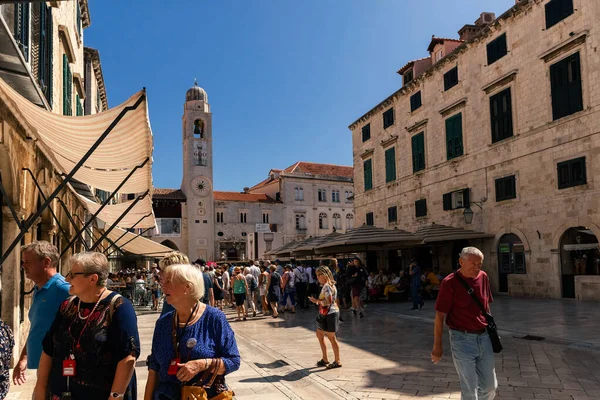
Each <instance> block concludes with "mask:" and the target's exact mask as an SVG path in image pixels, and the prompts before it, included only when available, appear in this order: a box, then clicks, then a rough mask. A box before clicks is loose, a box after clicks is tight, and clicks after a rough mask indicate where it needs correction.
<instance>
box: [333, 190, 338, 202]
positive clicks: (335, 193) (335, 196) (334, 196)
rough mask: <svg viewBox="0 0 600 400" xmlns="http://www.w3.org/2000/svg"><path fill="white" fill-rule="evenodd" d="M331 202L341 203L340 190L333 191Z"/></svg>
mask: <svg viewBox="0 0 600 400" xmlns="http://www.w3.org/2000/svg"><path fill="white" fill-rule="evenodd" d="M331 201H332V202H334V203H339V202H340V191H339V190H332V191H331Z"/></svg>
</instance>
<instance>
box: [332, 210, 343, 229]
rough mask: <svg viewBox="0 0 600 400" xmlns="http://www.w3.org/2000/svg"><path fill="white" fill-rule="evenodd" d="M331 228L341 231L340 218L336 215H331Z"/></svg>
mask: <svg viewBox="0 0 600 400" xmlns="http://www.w3.org/2000/svg"><path fill="white" fill-rule="evenodd" d="M332 219H333V228H334V229H335V230H338V229H342V216H341V215H340V214H338V213H335V214H333V217H332Z"/></svg>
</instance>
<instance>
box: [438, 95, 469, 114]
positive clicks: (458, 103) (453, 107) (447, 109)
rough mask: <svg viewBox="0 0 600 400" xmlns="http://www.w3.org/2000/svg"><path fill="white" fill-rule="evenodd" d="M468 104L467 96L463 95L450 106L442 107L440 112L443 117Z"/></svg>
mask: <svg viewBox="0 0 600 400" xmlns="http://www.w3.org/2000/svg"><path fill="white" fill-rule="evenodd" d="M466 104H467V98H466V97H463V98H462V99H460V100H458V101H455V102H454V103H452V104H450V105H449V106H446V107H444V108H442V109H441V110H440V111H439V113H440V114H442V116H443V117H445V116H446V115H448V114H451V113H452V112H454V111H455V110H456V109H458V108H463V107H464V106H465V105H466Z"/></svg>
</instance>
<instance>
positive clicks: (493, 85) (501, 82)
mask: <svg viewBox="0 0 600 400" xmlns="http://www.w3.org/2000/svg"><path fill="white" fill-rule="evenodd" d="M518 73H519V70H518V69H513V70H512V71H510V72H509V73H507V74H504V75H503V76H501V77H500V78H498V79H494V80H493V81H492V82H490V83H488V84H487V85H485V86H484V87H482V88H481V90H483V91H484V92H485V93H486V94H490V93H491V92H493V91H494V90H496V89H497V88H499V87H502V86H505V85H506V84H508V83H510V82H512V81H514V80H515V78H516V77H517V74H518Z"/></svg>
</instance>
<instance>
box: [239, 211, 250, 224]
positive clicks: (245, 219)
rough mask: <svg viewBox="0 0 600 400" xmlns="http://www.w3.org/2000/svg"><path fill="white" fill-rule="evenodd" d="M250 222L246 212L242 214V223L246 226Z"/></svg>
mask: <svg viewBox="0 0 600 400" xmlns="http://www.w3.org/2000/svg"><path fill="white" fill-rule="evenodd" d="M247 221H248V215H247V214H246V213H245V212H241V213H240V223H242V224H245V223H246V222H247Z"/></svg>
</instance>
